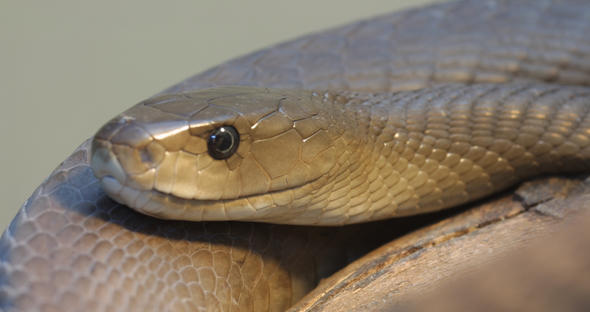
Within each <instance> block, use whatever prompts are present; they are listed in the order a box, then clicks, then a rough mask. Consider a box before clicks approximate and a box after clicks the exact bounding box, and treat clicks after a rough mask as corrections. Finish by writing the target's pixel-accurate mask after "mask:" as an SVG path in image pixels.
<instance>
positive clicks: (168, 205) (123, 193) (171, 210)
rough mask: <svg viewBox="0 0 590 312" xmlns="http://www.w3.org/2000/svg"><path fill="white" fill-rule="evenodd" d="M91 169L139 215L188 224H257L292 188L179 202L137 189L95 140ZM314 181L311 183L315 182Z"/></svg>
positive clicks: (102, 143) (150, 190) (106, 148)
mask: <svg viewBox="0 0 590 312" xmlns="http://www.w3.org/2000/svg"><path fill="white" fill-rule="evenodd" d="M90 155H91V157H90V166H91V168H92V170H93V172H94V175H95V176H96V178H97V179H98V180H99V182H100V184H101V186H102V188H103V190H104V191H105V193H106V194H107V195H108V196H109V197H110V198H112V199H113V200H115V201H116V202H118V203H120V204H122V205H125V206H127V207H129V208H131V209H133V210H136V211H138V212H140V213H142V214H146V215H149V216H152V217H156V218H159V219H169V220H189V221H227V220H242V221H246V220H255V219H256V220H258V219H261V218H262V217H264V216H265V215H267V214H272V211H273V210H275V209H273V208H276V206H277V203H276V202H274V201H273V200H271V198H273V197H274V196H277V195H279V196H280V195H281V194H280V193H291V192H292V191H293V189H295V187H293V188H288V189H283V190H277V191H272V192H268V193H265V194H251V195H248V196H242V197H237V198H233V199H219V200H209V199H194V198H190V199H187V198H182V197H177V196H174V195H173V194H169V193H165V192H162V191H159V190H156V189H153V188H147V189H146V188H142V187H141V185H136V184H137V183H134V181H133V179H132V178H131V177H130V176H129V174H128V173H127V172H126V171H125V169H124V167H123V166H122V164H121V163H120V161H119V160H118V158H117V156H116V155H115V153H114V152H113V151H112V150H111V147H110V143H109V142H108V141H103V140H100V139H94V140H93V142H92V147H91V154H90ZM315 180H316V179H314V181H315ZM290 196H291V195H290Z"/></svg>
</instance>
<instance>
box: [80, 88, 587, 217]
mask: <svg viewBox="0 0 590 312" xmlns="http://www.w3.org/2000/svg"><path fill="white" fill-rule="evenodd" d="M589 108H590V89H587V88H582V87H565V86H554V85H543V84H536V85H530V84H520V83H514V84H478V85H473V86H461V85H447V86H442V87H431V88H429V89H427V90H420V91H406V92H398V93H395V94H387V93H382V94H365V93H350V92H349V93H345V92H344V93H336V92H310V91H298V92H297V91H290V90H281V89H262V88H256V87H223V88H214V89H207V90H203V91H199V92H193V93H182V94H179V95H171V96H170V95H168V96H161V97H157V98H155V99H150V100H148V101H145V102H142V103H140V104H138V105H137V106H134V107H132V108H130V109H129V110H127V111H126V112H124V113H122V114H121V115H119V116H117V117H116V118H114V119H113V120H112V121H110V122H109V123H108V124H106V125H105V126H104V127H103V128H102V129H101V130H99V131H98V133H97V134H96V135H95V138H94V141H93V155H92V164H91V165H92V167H93V169H94V171H95V174H96V176H97V177H99V178H100V179H101V182H102V185H103V188H104V189H105V191H106V193H107V194H108V195H109V196H111V197H112V198H114V199H116V200H117V201H118V202H120V203H122V204H124V205H126V206H128V207H131V208H133V209H135V210H138V211H139V212H142V213H146V214H150V215H154V216H157V217H159V218H165V219H178V220H191V221H211V220H239V221H259V222H269V223H283V224H302V225H343V224H351V223H359V222H367V221H374V220H381V219H386V218H391V217H395V216H405V215H413V214H417V213H424V212H430V211H435V210H440V209H443V208H447V207H451V206H456V205H459V204H463V203H465V202H468V201H470V200H473V199H478V198H481V197H482V196H486V195H490V194H491V193H493V192H496V191H498V190H501V189H504V188H506V187H509V186H511V185H513V184H514V183H516V182H518V181H521V180H522V179H524V178H530V177H531V176H533V175H535V174H537V175H538V174H542V173H548V172H572V171H574V172H575V171H582V170H584V169H585V168H588V167H589V165H590V137H589V135H590V119H589V117H588V110H589ZM220 126H233V127H235V129H236V130H237V131H238V133H239V134H240V143H239V147H238V149H237V151H236V153H234V154H233V155H232V156H231V157H230V158H227V159H225V160H216V159H213V158H212V157H211V156H210V155H209V154H208V152H207V138H208V135H209V133H210V132H211V131H212V129H215V128H218V127H220Z"/></svg>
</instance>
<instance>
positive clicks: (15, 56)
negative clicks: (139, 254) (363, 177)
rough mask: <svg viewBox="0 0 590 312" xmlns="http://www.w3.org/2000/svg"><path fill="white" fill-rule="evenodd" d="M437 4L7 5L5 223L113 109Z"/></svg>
mask: <svg viewBox="0 0 590 312" xmlns="http://www.w3.org/2000/svg"><path fill="white" fill-rule="evenodd" d="M426 2H432V0H414V1H411V0H380V1H376V0H375V1H370V0H369V1H342V0H340V1H338V0H331V1H321V0H305V1H302V0H298V1H293V0H290V1H283V0H265V1H146V0H133V1H114V0H108V1H85V0H57V1H40V0H39V1H16V0H1V1H0V105H1V110H0V142H1V145H0V149H1V150H0V200H1V203H2V205H1V206H0V207H1V208H0V229H3V228H5V227H6V226H7V225H8V223H9V222H10V220H11V219H12V218H13V217H14V215H15V214H16V211H17V209H18V208H19V207H20V206H21V205H22V203H23V202H24V201H25V200H26V198H27V197H29V196H30V194H31V193H32V192H33V190H34V189H35V188H36V187H37V186H38V185H39V184H40V183H41V182H42V181H43V179H45V177H47V176H48V175H49V173H50V172H51V171H52V170H53V169H54V168H55V167H56V166H57V165H58V164H59V163H60V162H61V161H62V160H64V159H65V158H66V157H67V156H68V155H69V154H70V153H71V152H72V151H73V150H74V148H76V147H77V146H78V145H79V144H80V143H82V142H83V141H84V139H86V138H88V137H89V136H91V135H92V134H93V133H94V131H95V130H96V129H97V128H98V127H99V126H100V125H101V124H102V123H104V122H105V121H107V120H108V119H109V118H110V117H112V116H114V115H115V114H117V113H119V112H120V111H122V110H123V109H125V108H126V107H129V106H131V105H132V104H134V103H136V102H138V101H140V100H142V99H144V98H146V97H149V96H150V95H152V94H154V93H156V92H158V91H160V90H162V89H164V88H165V87H168V86H170V85H172V84H174V83H176V82H179V81H181V80H182V79H184V78H186V77H188V76H190V75H192V74H195V73H197V72H200V71H202V70H205V69H207V68H209V67H211V66H213V65H216V64H218V63H221V62H223V61H225V60H228V59H230V58H233V57H235V56H239V55H242V54H244V53H247V52H250V51H253V50H256V49H259V48H262V47H266V46H268V45H270V44H273V43H277V42H279V41H283V40H286V39H290V38H293V37H295V36H299V35H302V34H306V33H309V32H311V31H314V30H320V29H324V28H326V27H331V26H336V25H339V24H342V23H345V22H348V21H353V20H356V19H359V18H363V17H369V16H373V15H376V14H380V13H384V12H389V11H393V10H395V9H398V8H401V7H405V6H409V5H420V4H423V3H426Z"/></svg>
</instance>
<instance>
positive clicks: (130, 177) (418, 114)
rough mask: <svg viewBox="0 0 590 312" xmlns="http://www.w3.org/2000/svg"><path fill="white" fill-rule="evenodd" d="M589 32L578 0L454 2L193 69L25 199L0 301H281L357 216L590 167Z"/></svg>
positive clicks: (202, 307)
mask: <svg viewBox="0 0 590 312" xmlns="http://www.w3.org/2000/svg"><path fill="white" fill-rule="evenodd" d="M588 31H590V5H589V4H588V3H587V2H585V1H581V0H580V1H577V0H562V1H559V0H534V1H533V0H520V1H519V0H514V1H503V0H490V1H476V0H459V1H452V2H445V3H440V4H434V5H430V6H427V7H423V8H416V9H410V10H406V11H401V12H395V13H392V14H387V15H383V16H379V17H375V18H373V19H369V20H363V21H359V22H356V23H352V24H349V25H344V26H341V27H338V28H335V29H331V30H327V31H324V32H320V33H316V34H311V35H308V36H304V37H301V38H297V39H295V40H292V41H288V42H285V43H282V44H278V45H276V46H273V47H270V48H267V49H264V50H261V51H257V52H254V53H251V54H249V55H246V56H243V57H240V58H237V59H235V60H231V61H229V62H227V63H225V64H222V65H220V66H217V67H214V68H212V69H210V70H208V71H205V72H203V73H201V74H198V75H196V76H193V77H191V78H188V79H186V80H185V81H183V82H181V83H179V84H177V85H175V86H173V87H170V88H168V89H166V90H165V91H163V92H162V93H161V94H159V95H156V96H154V97H152V98H149V99H147V100H146V101H143V102H140V103H139V104H137V105H135V106H133V107H131V108H130V109H128V110H126V111H125V112H123V113H122V114H120V115H118V116H116V117H115V118H113V119H112V120H111V121H109V122H108V123H106V124H105V126H103V127H102V128H101V129H100V130H98V132H97V133H96V134H95V136H94V137H93V138H92V139H90V140H88V141H86V142H85V143H83V144H82V145H81V146H80V147H79V148H78V149H77V150H76V151H74V152H73V154H72V155H71V156H70V157H69V158H68V159H66V160H65V161H64V162H63V163H62V164H61V165H60V166H59V167H58V168H57V169H56V170H55V171H54V172H53V173H52V174H51V175H50V176H49V177H48V178H47V180H45V181H44V182H43V183H42V184H41V186H40V187H39V188H38V189H37V190H36V191H35V192H34V193H33V195H32V196H31V198H29V199H28V200H27V202H26V203H25V204H24V205H23V207H22V208H21V210H20V211H19V213H18V214H17V216H16V217H15V219H14V220H13V221H12V223H11V225H10V226H9V228H8V229H7V230H6V231H5V232H4V234H3V236H2V238H1V239H0V255H1V257H0V276H1V277H2V278H0V307H2V309H3V310H7V311H24V310H26V311H57V310H60V311H81V310H84V311H208V310H220V311H238V310H239V311H281V310H285V309H287V308H288V307H289V306H291V305H293V304H294V303H296V302H297V301H298V300H299V299H300V298H302V297H303V296H304V295H305V293H307V292H309V291H310V290H311V289H313V287H315V285H317V283H318V282H319V281H320V280H321V279H322V278H324V277H326V276H329V275H330V274H331V273H333V272H334V271H336V270H338V269H339V268H341V267H342V266H343V265H344V264H346V263H347V261H348V259H349V258H350V253H355V252H356V251H353V248H360V247H359V246H361V247H364V248H368V247H370V246H367V245H371V243H369V242H370V241H371V240H372V239H373V238H371V235H373V234H374V233H372V231H371V228H374V227H376V226H374V225H373V224H371V223H369V224H361V223H365V222H368V221H375V220H382V219H387V218H391V217H396V216H407V215H413V214H421V213H426V212H432V211H437V210H441V209H446V208H449V207H453V206H456V205H459V204H462V203H466V202H471V201H473V200H476V199H479V198H482V197H485V196H488V195H490V194H492V193H495V192H498V191H501V190H504V189H506V188H508V187H510V186H513V185H515V184H516V183H518V182H520V181H523V180H525V179H528V178H531V177H533V176H535V175H539V174H545V173H562V172H581V171H587V169H588V165H589V164H590V117H589V113H588V112H589V109H590V88H589V85H590V41H589V40H588V37H587V33H588ZM130 208H131V209H130ZM234 221H240V222H234ZM303 225H305V226H303ZM379 239H381V240H383V239H384V238H379ZM357 241H358V242H359V243H355V242H357ZM377 241H378V240H377ZM376 244H378V242H377V243H376ZM361 249H362V248H361Z"/></svg>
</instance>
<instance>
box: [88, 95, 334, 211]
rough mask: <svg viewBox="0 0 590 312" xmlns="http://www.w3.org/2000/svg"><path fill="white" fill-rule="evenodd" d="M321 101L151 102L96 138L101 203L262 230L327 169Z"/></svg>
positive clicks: (214, 98)
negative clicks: (258, 225) (261, 224)
mask: <svg viewBox="0 0 590 312" xmlns="http://www.w3.org/2000/svg"><path fill="white" fill-rule="evenodd" d="M323 101H324V99H323V97H322V96H320V95H318V94H316V93H313V92H308V91H286V90H269V89H263V88H253V87H221V88H214V89H207V90H202V91H198V92H192V93H180V94H166V95H161V96H156V97H154V98H151V99H148V100H146V101H144V102H141V103H139V104H137V105H136V106H133V107H132V108H130V109H129V110H127V111H125V112H123V113H122V114H121V115H119V116H117V117H116V118H114V119H112V120H111V121H110V122H108V123H107V124H106V125H104V126H103V127H102V128H101V129H100V130H99V131H98V132H97V133H96V135H95V136H94V140H93V143H92V152H91V166H92V169H93V170H94V173H95V175H96V177H97V178H98V179H99V180H100V181H101V183H102V186H103V189H104V190H105V191H106V193H107V194H108V195H109V196H110V197H112V198H113V199H115V200H116V201H118V202H120V203H122V204H125V205H127V206H129V207H131V208H134V209H136V210H139V211H140V212H143V213H147V214H150V215H154V216H157V217H160V218H168V219H188V220H260V221H263V220H264V218H265V217H266V216H268V215H269V214H274V213H276V212H275V211H280V209H275V208H277V207H279V206H280V207H283V208H285V209H288V208H289V207H291V206H292V205H293V203H294V202H296V201H297V199H298V198H300V197H303V194H305V193H307V192H310V191H312V190H313V187H311V186H310V185H311V183H312V182H314V181H317V180H318V179H321V178H322V177H323V176H324V175H325V174H326V173H327V172H328V171H329V170H330V169H331V168H332V167H333V164H334V163H335V159H336V152H335V148H334V138H335V136H336V134H335V133H334V131H330V130H329V129H330V122H331V121H330V119H329V117H328V116H329V115H328V114H326V113H324V109H325V108H323V104H322V102H323Z"/></svg>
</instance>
